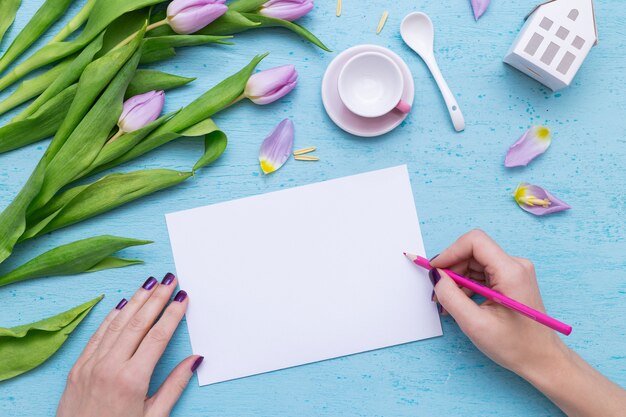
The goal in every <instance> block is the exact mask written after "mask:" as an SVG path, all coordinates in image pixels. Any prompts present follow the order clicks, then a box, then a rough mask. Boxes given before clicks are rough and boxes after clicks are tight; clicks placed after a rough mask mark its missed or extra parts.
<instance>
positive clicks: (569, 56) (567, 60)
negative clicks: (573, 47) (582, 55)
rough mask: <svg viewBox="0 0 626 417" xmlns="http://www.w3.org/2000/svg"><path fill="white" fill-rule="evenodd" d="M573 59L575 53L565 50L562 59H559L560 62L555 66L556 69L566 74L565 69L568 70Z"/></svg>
mask: <svg viewBox="0 0 626 417" xmlns="http://www.w3.org/2000/svg"><path fill="white" fill-rule="evenodd" d="M575 59H576V55H574V54H573V53H571V52H566V53H565V56H563V59H562V60H561V63H559V66H558V67H557V68H556V70H557V71H558V72H560V73H561V74H563V75H565V74H567V71H569V69H570V67H571V66H572V64H573V63H574V60H575Z"/></svg>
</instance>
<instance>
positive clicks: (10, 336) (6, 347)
mask: <svg viewBox="0 0 626 417" xmlns="http://www.w3.org/2000/svg"><path fill="white" fill-rule="evenodd" d="M103 297H104V295H101V296H99V297H97V298H94V299H93V300H91V301H88V302H86V303H84V304H81V305H79V306H77V307H74V308H72V309H71V310H68V311H66V312H64V313H61V314H58V315H56V316H52V317H50V318H47V319H44V320H41V321H38V322H35V323H31V324H25V325H22V326H17V327H12V328H4V327H0V381H4V380H6V379H9V378H13V377H15V376H17V375H20V374H23V373H24V372H28V371H30V370H31V369H33V368H36V367H37V366H39V365H41V364H42V363H43V362H45V361H46V360H47V359H48V358H50V357H51V356H52V355H53V354H54V353H55V352H56V351H57V350H59V348H60V347H61V346H62V345H63V343H65V341H66V340H67V338H68V336H69V335H70V333H72V331H73V330H74V329H75V328H76V326H78V325H79V324H80V322H81V321H83V319H84V318H85V316H87V314H88V313H89V312H90V311H91V309H92V308H93V307H94V306H95V305H96V304H98V302H99V301H100V300H102V298H103Z"/></svg>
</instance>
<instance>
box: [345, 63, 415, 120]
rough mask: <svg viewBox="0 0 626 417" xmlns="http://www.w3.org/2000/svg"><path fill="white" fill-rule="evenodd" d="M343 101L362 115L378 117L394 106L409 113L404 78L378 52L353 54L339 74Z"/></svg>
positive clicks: (409, 108)
mask: <svg viewBox="0 0 626 417" xmlns="http://www.w3.org/2000/svg"><path fill="white" fill-rule="evenodd" d="M337 88H338V90H339V97H340V98H341V101H343V104H345V105H346V107H347V108H348V109H349V110H350V111H351V112H352V113H354V114H357V115H359V116H362V117H380V116H383V115H385V114H387V113H389V112H390V111H392V110H394V109H397V110H399V111H401V112H402V113H408V112H409V111H410V110H411V106H410V105H409V104H408V103H406V102H404V101H403V100H402V99H401V97H402V92H403V91H404V79H403V78H402V72H401V71H400V68H399V67H398V65H396V63H395V62H393V60H392V59H391V58H389V57H388V56H387V55H384V54H381V53H380V52H363V53H360V54H358V55H355V56H353V57H352V58H351V59H350V60H349V61H348V62H346V64H345V65H344V67H343V68H342V69H341V72H340V73H339V82H338V85H337Z"/></svg>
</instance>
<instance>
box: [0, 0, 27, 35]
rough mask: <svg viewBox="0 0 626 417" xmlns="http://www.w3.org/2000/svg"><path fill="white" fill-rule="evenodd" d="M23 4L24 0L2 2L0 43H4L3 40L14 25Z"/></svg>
mask: <svg viewBox="0 0 626 417" xmlns="http://www.w3.org/2000/svg"><path fill="white" fill-rule="evenodd" d="M21 2H22V0H2V1H0V42H2V38H3V37H4V34H5V33H6V32H7V29H9V28H10V27H11V25H12V24H13V21H14V20H15V15H16V14H17V10H18V9H19V8H20V3H21Z"/></svg>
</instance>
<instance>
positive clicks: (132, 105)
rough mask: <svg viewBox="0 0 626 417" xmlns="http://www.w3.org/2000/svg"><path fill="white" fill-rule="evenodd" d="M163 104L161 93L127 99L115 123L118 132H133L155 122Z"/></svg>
mask: <svg viewBox="0 0 626 417" xmlns="http://www.w3.org/2000/svg"><path fill="white" fill-rule="evenodd" d="M164 104H165V93H164V92H163V91H149V92H147V93H144V94H140V95H138V96H134V97H131V98H129V99H128V100H126V101H125V102H124V109H123V110H122V114H121V116H120V119H119V121H118V122H117V125H118V126H119V128H120V132H124V133H128V132H134V131H135V130H138V129H141V128H142V127H144V126H145V125H147V124H148V123H150V122H153V121H155V120H156V119H157V118H158V117H159V115H160V114H161V110H163V105H164Z"/></svg>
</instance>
